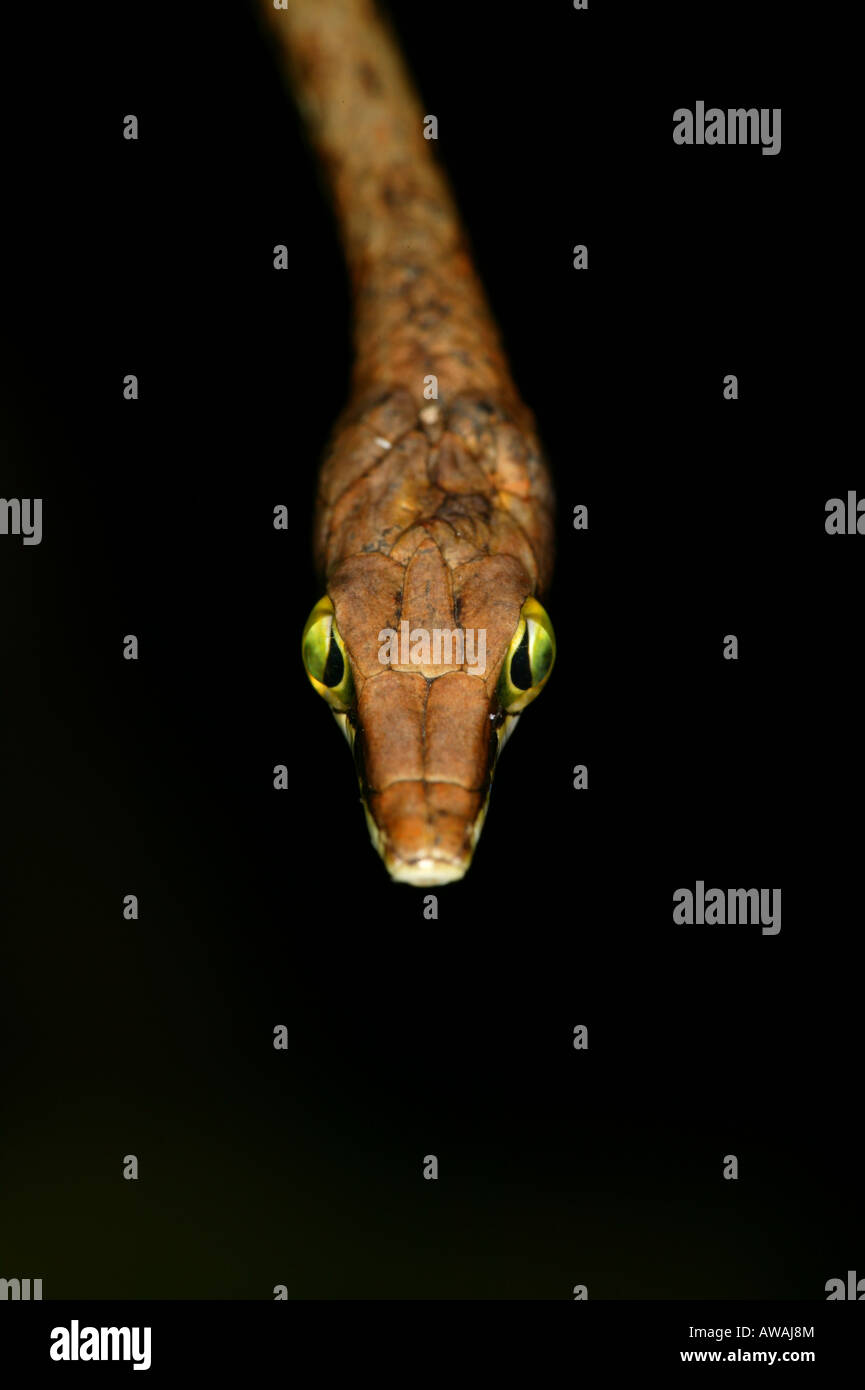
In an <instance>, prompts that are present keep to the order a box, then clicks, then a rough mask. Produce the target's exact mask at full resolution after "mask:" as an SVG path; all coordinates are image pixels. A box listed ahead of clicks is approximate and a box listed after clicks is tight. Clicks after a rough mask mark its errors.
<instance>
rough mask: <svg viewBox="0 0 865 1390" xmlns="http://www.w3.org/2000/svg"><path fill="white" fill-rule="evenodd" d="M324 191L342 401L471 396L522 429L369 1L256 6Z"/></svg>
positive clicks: (435, 171) (420, 113)
mask: <svg viewBox="0 0 865 1390" xmlns="http://www.w3.org/2000/svg"><path fill="white" fill-rule="evenodd" d="M262 4H263V5H264V7H265V9H266V12H267V14H268V16H269V19H270V22H271V27H272V29H273V32H274V34H275V36H276V41H277V44H278V46H279V48H280V50H281V53H282V57H283V68H284V69H285V70H286V72H287V75H288V77H289V80H290V85H291V89H292V93H293V95H294V98H295V101H296V103H297V105H298V107H299V110H300V112H301V115H302V117H303V120H304V122H305V124H306V127H307V130H308V132H309V136H310V139H311V142H312V144H313V147H314V148H315V151H316V153H317V155H318V158H319V161H320V164H321V166H322V169H323V170H324V174H325V178H326V180H327V183H328V185H329V189H330V194H331V197H332V201H333V205H334V209H335V212H336V217H337V221H338V225H339V230H340V236H341V240H342V244H343V247H344V251H345V256H346V260H347V264H348V268H349V274H350V278H351V283H352V289H353V299H354V346H355V364H354V374H353V389H352V396H353V397H354V398H358V397H366V398H368V397H369V396H370V394H371V393H372V394H374V392H375V390H376V388H389V389H393V388H394V387H399V388H402V389H403V390H405V391H408V392H409V393H410V394H411V395H412V397H413V398H414V399H415V401H416V402H417V405H418V410H421V409H423V407H424V406H425V405H426V404H427V403H428V402H429V401H430V400H431V399H442V400H444V401H447V400H450V399H452V398H453V397H455V396H456V395H458V394H460V393H469V394H477V395H479V396H482V397H486V398H490V399H492V400H494V401H496V402H497V403H498V404H500V405H501V406H502V407H503V408H504V409H505V410H506V411H507V412H508V414H509V415H510V416H511V417H512V418H521V419H522V420H523V421H525V423H526V424H527V425H528V424H529V417H528V415H527V412H526V411H525V407H524V406H522V403H521V402H520V400H519V397H518V395H517V392H516V390H515V388H514V385H513V382H512V379H511V376H510V372H509V368H508V364H507V362H506V360H505V357H504V354H503V351H502V347H501V343H500V340H499V335H498V331H497V328H496V325H495V322H494V320H493V317H492V314H491V312H490V309H489V307H488V304H487V301H486V297H485V295H484V292H483V289H482V287H481V285H480V282H479V280H478V278H477V275H476V273H475V271H474V268H473V266H472V261H471V258H470V255H469V251H468V247H467V243H466V238H465V234H464V231H463V228H462V226H461V223H460V219H459V216H458V213H457V210H456V206H455V203H454V200H453V197H452V195H451V192H450V189H449V187H448V183H447V180H446V179H445V177H444V175H443V173H442V171H441V169H440V168H439V165H438V162H437V160H436V156H435V147H436V140H435V139H434V138H425V135H426V136H430V135H432V134H433V133H434V129H435V128H434V125H433V124H432V122H431V120H430V117H429V113H425V112H424V109H423V106H422V105H421V102H420V99H419V97H418V95H417V92H416V91H415V89H414V87H413V85H412V82H411V80H410V78H409V76H408V73H407V72H406V69H405V67H404V64H403V62H402V59H401V57H400V54H399V51H398V49H397V46H396V43H395V41H394V39H393V36H392V35H391V33H390V31H389V29H388V27H387V26H386V25H385V24H384V23H383V21H382V19H381V18H380V16H379V14H378V13H377V11H376V9H375V7H374V5H373V4H372V3H371V0H285V8H281V9H274V8H273V5H272V0H262Z"/></svg>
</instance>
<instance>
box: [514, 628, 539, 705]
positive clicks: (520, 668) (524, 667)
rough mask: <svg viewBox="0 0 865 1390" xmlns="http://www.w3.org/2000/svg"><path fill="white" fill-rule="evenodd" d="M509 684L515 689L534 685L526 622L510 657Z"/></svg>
mask: <svg viewBox="0 0 865 1390" xmlns="http://www.w3.org/2000/svg"><path fill="white" fill-rule="evenodd" d="M511 685H514V686H516V688H517V690H531V688H532V686H533V685H534V680H533V679H532V666H531V662H530V661H529V625H528V623H526V626H525V630H524V631H523V635H522V637H521V638H520V643H519V646H518V647H517V649H516V651H515V652H514V654H513V656H512V657H511Z"/></svg>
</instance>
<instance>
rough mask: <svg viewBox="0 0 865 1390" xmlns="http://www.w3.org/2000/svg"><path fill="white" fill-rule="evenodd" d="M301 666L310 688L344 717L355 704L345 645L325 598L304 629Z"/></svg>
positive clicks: (329, 603) (325, 597)
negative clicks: (308, 680) (312, 687)
mask: <svg viewBox="0 0 865 1390" xmlns="http://www.w3.org/2000/svg"><path fill="white" fill-rule="evenodd" d="M303 664H304V666H305V667H306V674H307V675H308V676H309V679H310V682H311V684H312V685H313V686H314V688H315V689H316V690H317V691H318V693H319V695H323V696H324V698H325V700H327V703H328V704H329V705H331V706H332V707H333V709H335V710H342V711H343V713H347V712H348V711H349V710H350V709H351V707H352V704H353V703H354V681H353V680H352V678H351V666H350V665H349V660H348V656H347V654H346V650H345V645H344V643H343V640H342V638H341V637H340V635H339V633H338V631H337V627H336V623H335V622H334V620H333V604H332V603H331V601H330V599H329V598H328V597H327V595H326V594H325V596H324V598H322V599H319V601H318V603H317V604H316V605H315V607H314V608H313V610H312V612H311V613H310V615H309V617H308V618H307V620H306V627H305V628H304V629H303Z"/></svg>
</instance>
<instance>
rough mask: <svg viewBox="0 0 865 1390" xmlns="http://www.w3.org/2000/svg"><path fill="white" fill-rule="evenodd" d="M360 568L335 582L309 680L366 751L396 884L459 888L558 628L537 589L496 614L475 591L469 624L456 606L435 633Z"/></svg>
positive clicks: (318, 611) (549, 661) (306, 649)
mask: <svg viewBox="0 0 865 1390" xmlns="http://www.w3.org/2000/svg"><path fill="white" fill-rule="evenodd" d="M355 558H356V559H357V560H358V561H359V562H362V561H365V560H369V561H382V562H384V563H385V564H386V563H388V562H387V561H385V557H383V556H376V557H371V556H370V557H355ZM502 558H503V557H502ZM377 568H378V575H379V577H382V573H383V572H382V566H380V565H379V566H378V567H377ZM350 569H351V573H349V574H346V573H345V570H346V566H343V567H341V570H342V571H343V572H342V574H341V575H339V574H338V575H337V576H336V577H332V579H331V582H330V585H329V593H328V594H327V595H326V596H325V597H324V598H323V599H321V600H320V601H319V603H317V604H316V606H315V608H313V610H312V613H311V614H310V616H309V619H308V621H307V624H306V627H305V628H304V633H303V659H304V665H305V668H306V672H307V675H308V677H309V679H310V682H311V683H312V685H313V687H314V688H315V690H316V691H317V692H318V693H319V694H320V695H321V696H322V697H323V698H324V699H325V700H327V702H328V704H329V705H330V706H331V709H332V710H333V713H334V715H335V716H336V718H337V722H338V723H339V724H340V726H341V728H342V730H343V733H344V734H345V736H346V738H347V739H348V741H349V743H350V744H351V746H352V748H353V750H354V756H355V765H356V768H357V774H358V780H359V783H360V790H361V797H362V800H363V805H364V810H365V812H366V819H367V825H368V828H369V832H370V837H371V839H372V842H373V844H374V846H375V848H376V849H377V850H378V852H379V854H380V855H381V858H382V860H383V861H384V864H385V867H386V869H387V871H388V873H389V874H390V876H391V878H392V879H393V880H394V881H395V882H397V883H408V884H412V885H413V886H415V887H432V886H437V885H441V884H446V883H452V882H454V881H455V880H457V879H460V878H462V877H463V875H464V874H465V872H466V870H467V869H468V867H469V864H470V863H471V860H472V855H473V853H474V848H475V845H476V844H477V842H478V837H479V836H480V833H481V829H482V827H483V823H484V819H485V816H486V811H487V805H488V802H489V794H490V787H491V784H492V778H493V772H494V769H495V764H496V759H497V757H498V754H499V752H500V751H501V748H502V747H503V746H504V744H505V742H506V741H507V739H508V737H509V736H510V734H511V733H512V731H513V729H514V727H515V725H516V721H517V720H518V718H519V717H520V714H521V713H522V711H523V710H524V709H525V708H526V706H527V705H529V704H530V703H531V702H532V701H533V700H534V699H535V698H536V697H537V695H538V694H539V693H540V691H541V690H542V689H543V687H544V685H545V684H546V682H547V679H548V678H549V675H550V672H551V670H552V667H553V662H554V660H555V637H554V634H553V629H552V624H551V622H550V620H549V617H548V616H547V614H546V612H545V610H544V609H543V607H542V606H541V604H540V603H539V602H538V601H537V599H536V598H534V597H533V596H531V595H528V596H526V595H525V590H524V587H523V592H522V594H521V593H520V592H519V588H517V596H516V601H515V600H514V597H513V596H509V595H508V593H507V588H508V586H507V585H500V586H498V588H496V586H493V590H492V601H491V602H490V603H489V605H488V608H487V611H486V614H484V613H482V612H481V610H480V608H478V607H477V604H476V603H475V602H474V600H475V599H476V598H477V594H474V593H473V592H472V591H471V588H468V592H466V591H465V590H464V592H463V601H462V603H460V604H459V609H460V610H461V611H460V612H459V613H458V614H456V613H455V611H454V607H455V606H454V604H453V603H452V602H451V606H450V610H449V612H447V613H442V612H439V613H438V614H435V613H433V614H432V615H431V613H430V612H429V611H427V612H426V613H425V614H423V615H422V616H424V617H426V618H429V617H430V616H434V617H435V616H438V617H439V618H444V619H445V620H446V621H449V626H447V627H441V626H440V627H435V626H434V625H433V626H429V625H427V626H423V625H422V624H421V623H420V622H418V621H416V619H417V617H418V614H417V613H415V614H414V615H413V617H412V618H410V619H408V618H405V617H401V616H400V611H401V600H402V598H403V594H402V592H401V591H397V593H396V594H394V593H393V590H392V586H391V590H390V592H389V593H388V592H387V590H386V585H385V593H384V594H382V595H380V597H383V598H384V599H385V600H386V603H387V604H389V605H390V606H389V607H387V606H386V605H383V604H381V603H378V602H377V601H376V593H377V591H378V588H379V587H380V586H377V585H375V584H373V586H372V588H370V586H369V585H368V584H367V586H366V587H365V588H364V587H363V586H361V587H360V588H359V587H358V582H357V581H358V573H359V572H360V573H362V574H363V573H364V570H365V571H366V572H365V574H364V578H365V579H366V580H369V578H370V577H371V574H372V573H374V569H375V566H374V565H369V566H363V564H362V563H359V564H356V565H350ZM474 577H475V578H477V577H478V576H474ZM487 578H489V575H488V576H487ZM523 585H524V579H523V580H522V583H521V584H520V587H522V586H523ZM382 617H388V618H390V619H391V620H392V621H390V622H382V621H381V619H382ZM484 617H485V619H486V625H485V626H479V625H478V619H479V618H484ZM468 618H471V619H472V621H471V622H468V621H467V620H468ZM370 619H372V622H370Z"/></svg>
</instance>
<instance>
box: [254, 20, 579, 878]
mask: <svg viewBox="0 0 865 1390" xmlns="http://www.w3.org/2000/svg"><path fill="white" fill-rule="evenodd" d="M259 4H260V5H261V7H262V10H263V12H264V15H265V17H266V22H267V25H268V28H269V29H270V32H271V34H272V36H273V38H274V40H275V49H276V54H277V60H278V62H279V63H280V66H281V68H282V69H283V71H284V73H285V76H286V79H287V81H288V83H289V85H290V88H291V91H292V94H293V96H294V98H295V101H296V102H297V105H298V107H299V109H300V112H301V115H302V117H303V120H304V122H305V124H306V127H307V130H308V133H309V138H310V140H311V142H312V145H313V147H314V149H315V150H316V153H317V155H318V158H319V160H320V161H321V164H322V167H323V169H324V171H325V174H326V178H327V182H328V184H329V188H330V191H331V195H332V199H333V204H334V208H335V212H336V217H337V221H338V225H339V231H340V236H341V240H342V244H343V247H344V250H345V255H346V258H347V262H348V267H349V272H350V276H351V284H352V290H353V303H354V346H355V361H354V370H353V378H352V387H351V393H350V399H349V403H348V405H347V407H346V409H345V410H344V412H343V414H342V416H341V418H340V420H339V421H338V422H337V424H336V426H335V428H334V431H333V435H332V438H331V442H330V445H329V447H328V450H327V452H326V455H325V458H324V461H323V463H322V467H321V473H320V478H319V487H318V497H317V503H316V515H315V522H314V541H315V553H316V561H317V565H318V567H319V569H320V572H321V575H322V578H323V581H324V587H325V596H324V598H323V599H322V600H321V601H320V602H319V603H318V604H316V606H315V608H314V609H313V611H312V613H311V614H310V617H309V620H308V621H307V624H306V627H305V629H304V634H303V656H304V663H305V665H306V670H307V675H308V676H309V678H310V680H311V682H312V684H313V686H314V687H315V689H316V690H317V691H318V692H319V694H321V695H322V696H324V698H325V699H326V700H327V701H328V703H329V704H330V706H331V708H332V710H333V712H334V714H335V715H336V717H337V720H338V721H339V723H340V724H341V726H342V728H343V731H344V732H345V734H346V736H347V738H348V739H349V742H350V743H351V744H352V746H353V748H354V754H355V761H356V766H357V772H358V777H359V780H360V785H361V795H362V799H363V804H364V807H365V810H366V817H367V823H368V826H369V830H370V834H371V837H372V841H373V844H374V845H375V847H376V848H377V850H378V851H379V853H380V854H381V856H382V859H383V860H384V863H385V866H386V868H387V869H388V872H389V873H390V875H391V877H392V878H393V879H395V880H396V881H398V882H403V883H410V884H415V885H418V886H427V885H437V884H442V883H448V882H451V881H453V880H455V879H458V878H461V877H462V876H463V874H464V873H465V871H466V869H467V867H468V865H469V863H470V862H471V857H472V853H473V851H474V847H475V844H476V843H477V839H478V836H479V834H480V831H481V827H482V825H483V821H484V817H485V814H486V807H487V801H488V797H489V790H490V785H491V781H492V775H493V770H494V767H495V763H496V758H497V755H498V753H499V751H500V748H501V746H502V745H503V743H504V741H505V739H506V738H507V737H508V735H509V734H510V733H511V731H512V730H513V728H514V726H515V724H516V721H517V720H518V718H519V716H520V713H521V711H522V710H523V709H524V708H525V706H526V705H528V704H529V703H530V702H531V701H532V700H533V699H534V698H535V696H536V695H537V694H538V692H539V691H540V690H541V688H542V687H543V685H544V684H545V682H546V680H547V678H548V676H549V674H550V671H551V669H552V665H553V661H554V658H555V639H554V636H553V631H552V625H551V623H550V620H549V618H548V617H547V614H546V612H545V611H544V609H543V608H542V607H541V605H540V603H539V602H538V600H537V597H536V595H538V594H542V593H543V591H544V589H545V587H546V585H547V584H548V582H549V578H550V573H551V568H552V561H553V492H552V484H551V481H550V476H549V473H548V470H547V467H546V464H545V462H544V460H543V457H542V454H541V449H540V446H539V443H538V440H537V437H536V435H535V430H534V422H533V419H532V416H531V414H530V412H529V411H528V410H527V408H526V406H525V405H524V404H523V403H522V401H521V400H520V397H519V395H518V393H517V390H516V387H515V386H514V383H513V381H512V379H511V375H510V371H509V368H508V365H507V362H506V360H505V357H504V354H503V351H502V346H501V343H500V341H499V335H498V331H497V328H496V325H495V322H494V320H493V317H492V315H491V312H490V309H489V307H488V305H487V303H486V300H485V297H484V293H483V290H482V288H481V286H480V283H479V281H478V278H477V275H476V273H475V270H474V268H473V266H472V262H471V258H470V254H469V251H468V248H467V244H466V238H465V234H464V232H463V230H462V227H461V224H460V220H459V216H458V213H457V211H456V208H455V206H454V203H453V199H452V196H451V194H450V191H449V188H448V185H447V182H446V180H445V177H444V175H443V173H442V171H441V169H440V168H439V165H438V163H437V160H436V157H435V146H436V141H435V139H434V138H433V139H431V138H428V137H429V136H430V135H432V134H434V133H435V121H434V120H431V119H430V115H431V113H428V112H425V111H424V109H423V107H422V106H421V104H420V101H419V98H418V96H417V94H416V93H415V91H414V89H413V87H412V84H411V81H410V79H409V77H408V75H407V73H406V71H405V68H404V65H403V62H402V59H401V56H400V53H399V50H398V48H397V45H396V43H395V41H394V39H393V37H392V36H391V34H390V32H389V30H388V29H387V27H386V25H385V24H384V22H383V20H382V18H381V16H380V15H379V13H378V11H377V10H376V8H375V6H374V5H373V3H372V0H259Z"/></svg>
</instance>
